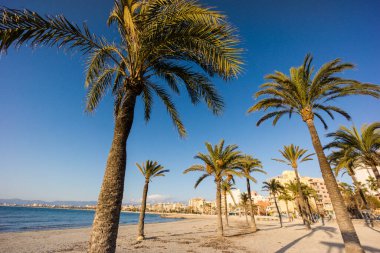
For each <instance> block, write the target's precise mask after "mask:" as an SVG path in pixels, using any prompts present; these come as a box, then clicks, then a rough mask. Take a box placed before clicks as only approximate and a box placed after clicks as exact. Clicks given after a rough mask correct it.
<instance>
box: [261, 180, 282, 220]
mask: <svg viewBox="0 0 380 253" xmlns="http://www.w3.org/2000/svg"><path fill="white" fill-rule="evenodd" d="M263 190H264V191H269V194H270V195H272V197H273V200H274V204H275V206H276V209H277V213H278V217H279V218H280V225H281V227H282V217H281V213H280V209H278V205H277V199H276V198H277V196H278V195H279V194H281V192H283V191H284V186H283V185H281V184H280V182H279V181H278V180H276V179H272V180H270V181H269V182H264V183H263Z"/></svg>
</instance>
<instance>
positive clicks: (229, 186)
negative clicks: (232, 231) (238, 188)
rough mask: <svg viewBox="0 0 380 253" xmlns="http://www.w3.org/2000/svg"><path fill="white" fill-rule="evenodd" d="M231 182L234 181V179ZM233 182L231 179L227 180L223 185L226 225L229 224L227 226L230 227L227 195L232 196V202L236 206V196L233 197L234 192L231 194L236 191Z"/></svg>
mask: <svg viewBox="0 0 380 253" xmlns="http://www.w3.org/2000/svg"><path fill="white" fill-rule="evenodd" d="M231 180H233V178H232V179H231ZM231 180H230V179H229V178H226V179H225V180H223V181H222V185H221V188H222V196H223V200H224V217H225V218H226V224H227V226H229V223H228V206H227V194H229V195H230V196H231V198H232V201H233V202H234V204H235V205H236V203H235V199H234V196H233V195H232V192H231V190H233V189H235V188H234V187H233V185H234V183H233V182H231Z"/></svg>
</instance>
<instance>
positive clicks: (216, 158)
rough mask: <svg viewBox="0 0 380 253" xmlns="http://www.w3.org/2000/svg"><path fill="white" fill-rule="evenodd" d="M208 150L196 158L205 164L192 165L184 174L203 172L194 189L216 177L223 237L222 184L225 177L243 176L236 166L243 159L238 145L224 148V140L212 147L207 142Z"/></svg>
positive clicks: (219, 232)
mask: <svg viewBox="0 0 380 253" xmlns="http://www.w3.org/2000/svg"><path fill="white" fill-rule="evenodd" d="M206 149H207V151H208V154H204V153H200V152H199V153H198V154H197V155H196V156H195V157H194V158H195V159H199V160H201V161H202V162H203V163H204V164H196V165H192V166H191V167H190V168H188V169H186V170H185V171H184V172H183V173H184V174H187V173H189V172H192V171H200V172H202V173H203V174H202V176H200V177H199V178H198V180H197V181H196V183H195V185H194V188H197V187H198V185H199V184H200V183H201V182H202V181H203V180H204V179H205V178H207V177H209V176H212V177H214V182H215V184H216V214H217V235H218V236H223V222H222V207H221V183H222V180H223V177H225V176H227V177H231V176H234V175H236V176H239V177H240V176H241V174H240V173H239V172H237V171H236V169H235V168H236V164H237V163H238V161H239V159H240V158H241V153H240V151H238V150H237V149H238V146H237V145H227V146H224V140H221V141H220V142H219V143H218V144H217V145H214V146H212V145H211V144H210V143H208V142H206Z"/></svg>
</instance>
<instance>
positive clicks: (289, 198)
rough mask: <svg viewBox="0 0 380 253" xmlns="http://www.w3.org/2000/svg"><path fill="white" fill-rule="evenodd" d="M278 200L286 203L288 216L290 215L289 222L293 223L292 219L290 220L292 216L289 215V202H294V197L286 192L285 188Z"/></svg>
mask: <svg viewBox="0 0 380 253" xmlns="http://www.w3.org/2000/svg"><path fill="white" fill-rule="evenodd" d="M278 200H282V201H285V205H286V214H287V215H288V220H289V222H291V221H292V219H291V218H290V214H289V206H288V202H289V201H292V200H293V197H292V196H291V195H290V194H289V192H288V191H287V190H286V188H285V187H284V190H283V191H282V192H281V193H280V196H278Z"/></svg>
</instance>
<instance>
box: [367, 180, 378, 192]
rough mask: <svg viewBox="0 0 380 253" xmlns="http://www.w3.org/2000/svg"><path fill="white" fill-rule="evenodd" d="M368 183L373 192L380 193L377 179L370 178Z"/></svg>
mask: <svg viewBox="0 0 380 253" xmlns="http://www.w3.org/2000/svg"><path fill="white" fill-rule="evenodd" d="M366 181H367V184H368V187H369V189H370V190H371V191H378V190H379V186H378V184H377V182H376V178H374V177H368V178H367V180H366Z"/></svg>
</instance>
